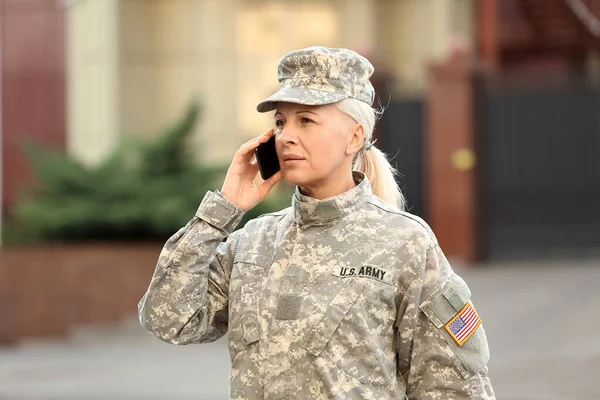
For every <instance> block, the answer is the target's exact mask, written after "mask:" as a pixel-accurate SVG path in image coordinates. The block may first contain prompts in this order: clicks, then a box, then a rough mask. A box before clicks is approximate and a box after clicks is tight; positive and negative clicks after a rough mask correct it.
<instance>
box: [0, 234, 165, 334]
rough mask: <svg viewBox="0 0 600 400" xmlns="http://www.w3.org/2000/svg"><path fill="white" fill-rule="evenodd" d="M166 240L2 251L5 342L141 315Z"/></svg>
mask: <svg viewBox="0 0 600 400" xmlns="http://www.w3.org/2000/svg"><path fill="white" fill-rule="evenodd" d="M161 247H162V244H154V243H152V244H139V245H116V244H90V245H65V246H52V247H36V248H30V247H23V248H9V249H2V250H0V343H12V342H16V341H18V340H20V339H24V338H27V337H41V336H44V337H52V336H56V337H60V336H64V335H65V334H67V333H68V331H69V327H71V326H74V325H78V324H84V323H90V322H112V321H118V320H121V319H122V318H123V317H125V316H129V315H135V314H136V313H137V303H138V301H139V300H140V299H141V297H142V296H143V294H144V292H145V290H146V288H147V287H148V284H149V283H150V278H151V276H152V273H153V271H154V267H155V265H156V261H157V260H158V255H159V252H160V249H161Z"/></svg>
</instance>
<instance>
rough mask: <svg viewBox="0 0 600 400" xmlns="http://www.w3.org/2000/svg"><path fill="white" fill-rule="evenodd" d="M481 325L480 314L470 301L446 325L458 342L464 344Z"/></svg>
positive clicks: (460, 344)
mask: <svg viewBox="0 0 600 400" xmlns="http://www.w3.org/2000/svg"><path fill="white" fill-rule="evenodd" d="M479 325H481V319H480V318H479V314H477V311H475V308H474V307H473V305H472V304H471V302H468V303H467V304H466V305H465V306H464V307H463V309H462V310H460V311H459V313H458V314H456V315H455V316H454V317H453V318H452V319H451V320H450V321H449V322H448V323H447V324H446V325H445V326H444V327H445V328H446V331H448V333H449V334H450V336H451V337H452V339H454V341H455V342H456V344H458V345H459V346H462V345H463V344H465V342H466V341H467V340H469V338H470V337H471V336H472V335H473V334H474V333H475V331H476V330H477V328H479Z"/></svg>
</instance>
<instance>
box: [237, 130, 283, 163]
mask: <svg viewBox="0 0 600 400" xmlns="http://www.w3.org/2000/svg"><path fill="white" fill-rule="evenodd" d="M274 133H275V130H274V129H270V130H268V131H267V132H265V133H263V134H262V135H260V136H257V137H255V138H254V139H252V140H250V141H248V142H246V143H244V144H243V145H242V146H241V147H240V149H239V150H238V151H237V153H236V156H237V157H239V160H240V161H242V160H243V161H246V162H248V161H250V159H251V158H252V157H253V156H254V150H255V149H256V148H257V147H258V146H259V145H261V144H262V143H266V142H267V141H268V140H269V139H270V138H271V136H273V134H274Z"/></svg>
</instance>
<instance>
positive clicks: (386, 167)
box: [336, 98, 406, 210]
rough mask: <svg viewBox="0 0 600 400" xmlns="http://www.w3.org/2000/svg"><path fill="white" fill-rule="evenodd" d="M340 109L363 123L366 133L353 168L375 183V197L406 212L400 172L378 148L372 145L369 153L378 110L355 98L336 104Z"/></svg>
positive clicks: (372, 183)
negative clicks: (399, 183) (397, 178)
mask: <svg viewBox="0 0 600 400" xmlns="http://www.w3.org/2000/svg"><path fill="white" fill-rule="evenodd" d="M336 106H337V107H338V109H339V110H340V111H342V112H343V113H345V114H347V115H349V116H350V117H352V118H353V119H354V120H355V121H356V122H357V123H359V124H361V125H362V126H363V129H364V132H365V144H364V145H363V147H362V148H361V149H360V150H359V151H358V153H357V154H356V155H355V158H354V161H353V164H352V169H353V170H355V171H360V172H362V173H364V174H365V176H366V177H367V179H369V181H370V182H371V186H372V188H373V194H375V196H377V197H379V198H381V199H382V200H384V201H385V202H387V203H390V204H392V205H394V206H396V207H398V208H400V209H401V210H404V207H405V204H406V200H405V199H404V196H403V195H402V191H401V190H400V188H399V187H398V183H397V182H396V175H397V174H398V172H397V171H396V169H395V168H394V167H393V166H392V165H391V164H390V162H389V161H388V159H387V157H386V155H385V154H384V153H383V152H382V151H381V150H379V149H378V148H377V147H375V146H374V145H371V147H370V148H369V149H368V150H367V145H368V144H370V143H371V141H372V140H373V129H374V127H375V119H376V118H375V114H376V112H377V111H376V110H375V109H373V108H372V107H371V106H370V105H368V104H367V103H364V102H362V101H360V100H356V99H352V98H347V99H344V100H342V101H340V102H338V103H336Z"/></svg>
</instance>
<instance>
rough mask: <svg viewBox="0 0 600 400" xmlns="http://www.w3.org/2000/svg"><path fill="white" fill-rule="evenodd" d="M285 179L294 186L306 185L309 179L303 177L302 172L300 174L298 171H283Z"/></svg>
mask: <svg viewBox="0 0 600 400" xmlns="http://www.w3.org/2000/svg"><path fill="white" fill-rule="evenodd" d="M283 179H285V181H286V182H287V183H288V184H290V185H293V186H304V184H305V183H306V181H307V179H306V177H303V176H302V174H299V173H298V172H297V171H286V170H284V171H283Z"/></svg>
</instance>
